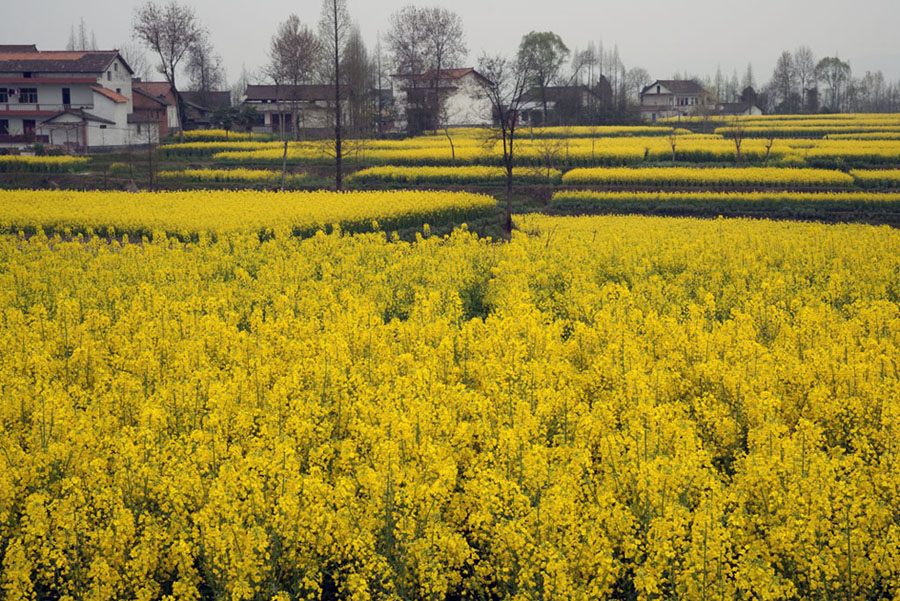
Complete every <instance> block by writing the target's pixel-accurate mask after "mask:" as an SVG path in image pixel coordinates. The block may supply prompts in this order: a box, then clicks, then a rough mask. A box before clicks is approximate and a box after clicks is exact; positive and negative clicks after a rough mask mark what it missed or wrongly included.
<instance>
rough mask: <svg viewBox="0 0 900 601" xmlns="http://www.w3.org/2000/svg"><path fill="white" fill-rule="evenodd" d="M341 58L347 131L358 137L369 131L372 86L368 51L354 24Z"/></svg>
mask: <svg viewBox="0 0 900 601" xmlns="http://www.w3.org/2000/svg"><path fill="white" fill-rule="evenodd" d="M341 60H342V62H343V63H344V64H343V71H344V82H345V85H346V88H347V116H346V117H347V119H346V120H347V127H348V132H349V133H350V135H351V137H353V138H359V137H360V136H362V134H364V133H367V132H368V131H369V128H370V125H371V121H372V119H371V108H372V107H371V104H370V102H369V91H370V90H372V88H373V84H372V76H373V72H372V69H371V65H370V61H369V52H368V50H367V49H366V44H365V42H364V41H363V37H362V34H361V33H360V31H359V27H358V26H356V25H354V26H353V27H352V28H351V30H350V39H349V40H347V46H346V47H345V48H344V54H343V56H342V57H341Z"/></svg>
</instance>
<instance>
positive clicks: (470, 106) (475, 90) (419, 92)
mask: <svg viewBox="0 0 900 601" xmlns="http://www.w3.org/2000/svg"><path fill="white" fill-rule="evenodd" d="M392 78H393V81H394V103H395V109H396V112H397V120H396V122H395V123H396V127H397V128H398V129H401V130H408V131H409V132H410V133H419V132H421V131H425V130H428V129H436V128H439V127H484V126H490V125H491V123H492V121H493V113H492V109H491V102H490V100H489V99H488V98H487V97H486V95H485V94H484V93H483V90H484V84H485V83H487V79H485V78H484V76H482V75H481V74H480V73H478V72H477V71H476V70H475V69H474V68H472V67H467V68H463V69H446V70H441V72H440V77H435V72H434V71H430V72H427V73H421V74H406V75H393V76H392ZM436 80H437V86H435V81H436ZM435 89H437V93H438V98H439V99H440V102H441V107H442V110H441V111H439V112H440V113H441V114H440V115H435V114H434V113H435V110H434V106H435V104H436V103H435Z"/></svg>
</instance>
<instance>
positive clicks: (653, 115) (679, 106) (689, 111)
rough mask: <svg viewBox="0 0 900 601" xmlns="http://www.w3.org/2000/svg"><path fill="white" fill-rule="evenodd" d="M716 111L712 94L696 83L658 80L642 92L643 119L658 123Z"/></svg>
mask: <svg viewBox="0 0 900 601" xmlns="http://www.w3.org/2000/svg"><path fill="white" fill-rule="evenodd" d="M714 109H715V103H714V102H713V99H712V94H710V93H709V92H708V91H707V90H705V89H704V88H703V86H701V85H700V84H698V83H697V82H695V81H689V80H662V79H660V80H657V81H655V82H653V83H652V84H650V85H649V86H647V87H645V88H644V89H643V90H641V117H643V118H644V119H645V120H646V121H657V120H659V119H669V118H672V117H679V116H680V117H688V116H691V115H696V114H698V113H702V112H710V111H713V110H714Z"/></svg>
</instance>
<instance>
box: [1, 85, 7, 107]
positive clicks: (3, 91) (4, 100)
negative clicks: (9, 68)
mask: <svg viewBox="0 0 900 601" xmlns="http://www.w3.org/2000/svg"><path fill="white" fill-rule="evenodd" d="M7 102H9V94H7V93H6V88H0V104H6V103H7Z"/></svg>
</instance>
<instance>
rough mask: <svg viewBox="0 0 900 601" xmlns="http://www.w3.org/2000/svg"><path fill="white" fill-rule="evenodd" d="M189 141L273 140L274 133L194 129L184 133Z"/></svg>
mask: <svg viewBox="0 0 900 601" xmlns="http://www.w3.org/2000/svg"><path fill="white" fill-rule="evenodd" d="M183 135H184V139H185V140H187V141H188V142H217V141H219V140H222V141H228V140H235V141H237V140H248V141H249V140H271V139H273V138H274V136H273V135H272V134H256V133H249V132H238V131H226V130H224V129H194V130H188V131H186V132H184V133H183Z"/></svg>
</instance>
